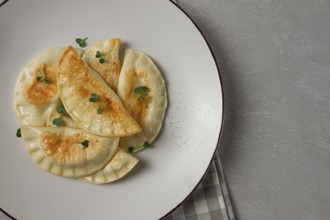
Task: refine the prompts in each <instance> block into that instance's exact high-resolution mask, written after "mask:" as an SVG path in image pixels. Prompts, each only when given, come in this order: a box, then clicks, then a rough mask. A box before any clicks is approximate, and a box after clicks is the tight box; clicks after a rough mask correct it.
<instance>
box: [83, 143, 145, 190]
mask: <svg viewBox="0 0 330 220" xmlns="http://www.w3.org/2000/svg"><path fill="white" fill-rule="evenodd" d="M138 162H139V160H138V159H137V158H136V157H134V156H132V155H131V154H129V153H127V152H125V151H124V150H122V149H120V148H118V151H117V153H116V155H115V156H114V157H113V158H112V159H111V160H110V162H109V163H108V164H107V165H106V166H105V167H104V168H103V169H101V170H100V171H97V172H96V173H93V174H92V175H89V176H86V177H84V179H85V180H87V181H89V182H91V183H95V184H103V183H110V182H113V181H115V180H118V179H121V178H122V177H124V176H125V175H126V174H128V173H129V172H130V171H131V170H132V169H133V168H134V167H135V166H136V165H137V163H138Z"/></svg>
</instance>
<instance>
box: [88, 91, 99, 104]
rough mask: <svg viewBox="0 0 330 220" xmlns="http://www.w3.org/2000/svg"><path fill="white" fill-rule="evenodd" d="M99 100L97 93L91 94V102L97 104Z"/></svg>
mask: <svg viewBox="0 0 330 220" xmlns="http://www.w3.org/2000/svg"><path fill="white" fill-rule="evenodd" d="M98 100H99V96H98V95H97V94H95V93H92V94H91V97H90V98H89V101H90V102H97V101H98Z"/></svg>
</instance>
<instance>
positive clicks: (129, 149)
mask: <svg viewBox="0 0 330 220" xmlns="http://www.w3.org/2000/svg"><path fill="white" fill-rule="evenodd" d="M148 147H150V144H149V142H148V141H146V142H144V143H143V144H142V145H140V146H136V147H134V146H130V147H129V148H128V152H130V153H135V152H137V151H139V150H143V149H146V148H148Z"/></svg>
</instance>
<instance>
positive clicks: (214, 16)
mask: <svg viewBox="0 0 330 220" xmlns="http://www.w3.org/2000/svg"><path fill="white" fill-rule="evenodd" d="M177 2H178V4H179V5H180V6H181V7H182V8H183V9H184V10H185V11H186V12H187V13H188V14H189V15H190V16H191V17H192V19H193V20H194V21H195V22H196V23H197V24H198V25H199V27H200V29H201V30H202V31H203V33H204V35H205V37H206V38H207V40H208V41H209V43H210V45H211V46H212V49H213V51H214V53H215V56H216V60H217V62H218V64H219V66H220V71H221V75H222V78H223V86H224V96H225V119H224V129H223V133H222V137H221V149H220V151H221V159H222V163H223V167H224V170H225V175H226V179H227V183H228V187H229V190H230V195H231V198H232V203H233V206H234V212H235V215H236V217H237V219H243V220H258V219H262V220H272V219H274V220H275V219H276V220H278V219H289V220H328V219H330V135H329V132H330V116H329V113H330V1H329V0H313V1H312V0H276V1H275V0H249V1H246V0H204V1H198V0H178V1H177Z"/></svg>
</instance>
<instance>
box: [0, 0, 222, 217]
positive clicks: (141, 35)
mask: <svg viewBox="0 0 330 220" xmlns="http://www.w3.org/2000/svg"><path fill="white" fill-rule="evenodd" d="M85 36H87V37H88V44H89V45H91V44H93V43H94V42H96V41H98V40H101V39H105V38H108V37H117V36H118V37H121V38H122V40H123V42H124V45H123V46H124V47H125V48H128V47H132V48H135V49H137V50H141V51H144V52H146V53H147V54H149V55H150V56H151V57H152V58H153V59H154V61H155V62H156V64H157V65H158V66H159V68H160V70H161V72H162V73H163V76H164V78H165V80H166V82H167V90H168V98H169V105H168V111H167V114H166V117H165V124H164V127H163V130H162V132H161V134H160V136H159V138H158V139H157V140H156V141H155V142H154V144H153V147H152V148H151V149H148V150H145V151H142V152H140V153H138V154H137V155H136V156H137V157H138V158H139V159H140V164H139V166H138V167H137V168H136V169H135V170H134V171H133V172H132V173H131V174H130V175H128V176H126V177H125V178H124V179H122V180H120V181H117V182H115V183H112V184H108V185H92V184H89V183H85V182H82V181H78V180H73V179H66V178H61V177H57V176H55V175H52V174H49V173H47V172H45V171H43V170H42V169H40V168H39V167H37V166H36V165H35V163H34V162H33V161H32V160H31V159H30V158H29V157H28V155H27V152H26V150H25V148H24V146H23V143H22V141H21V139H18V138H16V136H15V133H16V129H17V128H18V126H19V125H18V123H17V120H16V117H15V114H14V110H13V91H14V85H15V82H16V79H17V77H18V75H19V72H20V70H21V68H22V67H23V66H24V65H25V64H26V63H27V62H28V61H29V60H30V59H31V58H33V57H34V56H35V55H36V54H38V53H39V52H40V51H42V50H44V49H46V48H50V47H61V46H66V45H68V44H72V45H75V42H74V40H75V38H76V37H85ZM0 92H1V93H0V94H1V108H0V113H1V119H0V131H1V132H0V135H1V136H0V137H1V138H0V208H2V209H4V210H5V211H6V212H8V213H9V214H11V215H12V216H14V217H15V218H18V219H24V220H39V219H47V220H53V219H54V220H58V219H61V220H65V219H79V220H84V219H88V220H90V219H98V220H103V219H120V220H123V219H128V220H131V219H143V220H148V219H158V218H161V217H162V216H164V215H166V214H167V213H169V212H170V211H171V210H173V209H174V208H175V207H176V206H178V205H179V204H180V203H181V202H182V201H183V200H184V199H185V198H186V197H187V196H188V195H189V194H190V193H191V192H192V191H193V190H194V188H195V187H196V185H197V184H198V183H199V181H200V180H201V178H202V177H203V175H204V173H205V172H206V170H207V168H208V166H209V164H210V162H211V160H212V156H213V155H214V152H215V149H216V147H217V143H218V139H219V134H220V129H221V123H222V90H221V84H220V80H219V74H218V70H217V66H216V63H215V61H214V58H213V56H212V54H211V52H210V49H209V47H208V46H207V43H206V42H205V40H204V38H203V36H202V35H201V33H200V32H199V31H198V29H197V28H196V26H195V25H194V24H193V23H192V21H191V20H190V19H189V18H188V17H187V16H186V15H185V14H184V13H183V12H182V11H181V10H180V9H178V8H177V6H175V5H174V4H173V3H172V2H170V1H167V0H138V1H137V0H121V1H118V0H100V1H91V0H70V1H65V0H57V1H56V0H47V1H46V0H29V1H26V0H10V1H8V2H7V3H6V4H5V5H4V6H2V7H1V8H0Z"/></svg>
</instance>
